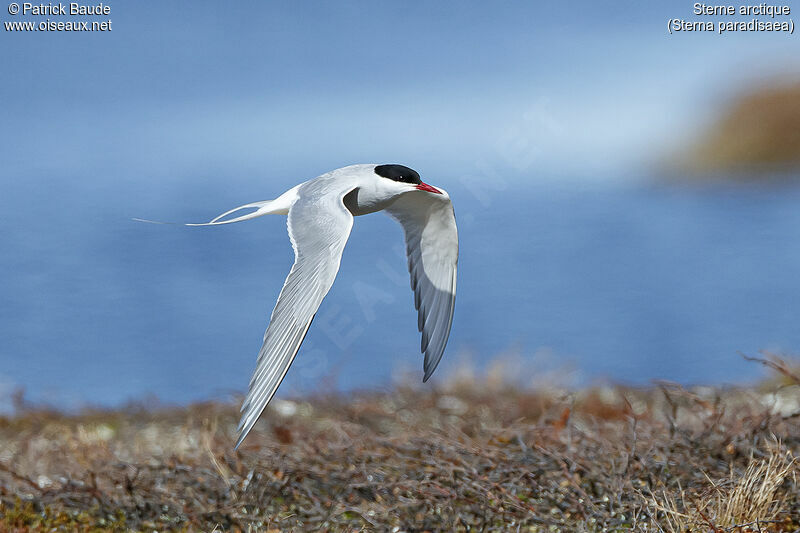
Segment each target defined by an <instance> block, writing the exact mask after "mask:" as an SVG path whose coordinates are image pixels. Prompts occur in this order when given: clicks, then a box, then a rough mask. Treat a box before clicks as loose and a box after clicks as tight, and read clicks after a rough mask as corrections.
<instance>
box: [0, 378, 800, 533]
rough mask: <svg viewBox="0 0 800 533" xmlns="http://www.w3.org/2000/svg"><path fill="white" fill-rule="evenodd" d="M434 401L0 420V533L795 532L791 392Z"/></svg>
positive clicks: (641, 392)
mask: <svg viewBox="0 0 800 533" xmlns="http://www.w3.org/2000/svg"><path fill="white" fill-rule="evenodd" d="M784 370H785V372H784V373H783V374H782V375H781V376H780V378H779V379H776V380H773V381H770V382H769V383H767V384H763V385H761V386H758V387H750V388H695V389H685V388H682V387H680V386H677V385H674V384H667V383H663V384H655V385H653V386H651V387H647V388H626V387H599V388H590V389H586V390H579V391H569V390H559V389H548V388H538V389H535V390H519V389H515V388H509V387H503V386H500V385H493V384H490V383H474V382H462V383H456V384H452V385H450V386H448V387H441V388H438V389H435V388H432V387H429V386H425V387H419V388H411V387H398V388H397V389H396V390H393V391H391V392H386V393H380V394H377V393H375V394H367V393H365V394H357V395H353V396H348V397H341V398H340V397H318V398H308V399H304V400H302V401H291V402H290V401H277V402H274V405H273V406H272V408H271V409H270V410H269V411H268V413H267V414H266V415H265V417H264V418H263V420H262V422H260V424H259V425H258V426H257V427H256V431H254V433H253V434H251V436H250V437H249V438H248V440H247V442H246V443H245V445H244V446H243V447H242V448H241V449H240V450H239V451H238V452H234V451H233V449H232V446H233V442H234V440H233V433H234V429H235V425H236V422H237V414H238V413H237V409H236V406H234V405H226V404H205V405H195V406H191V407H188V408H181V409H166V408H160V409H137V408H130V409H127V410H122V411H113V412H105V411H98V412H85V413H82V414H80V415H76V416H65V415H61V414H58V413H55V412H50V411H47V410H41V409H23V410H22V412H20V413H18V414H17V415H15V416H14V417H11V418H5V419H2V420H0V531H45V530H47V531H51V530H53V529H54V528H61V530H63V531H71V530H76V529H77V530H83V531H95V530H127V529H134V530H147V531H153V530H158V531H164V530H189V531H209V530H213V529H215V528H216V529H217V530H218V531H219V530H241V531H306V530H317V529H322V530H328V531H360V530H375V531H391V530H395V531H426V530H427V531H439V530H445V531H449V530H469V531H562V530H571V531H598V530H603V529H607V530H617V529H634V530H643V531H661V530H663V531H685V530H687V529H689V530H692V531H795V530H798V528H800V490H798V485H797V481H796V474H797V470H798V465H797V463H796V462H795V461H794V457H797V456H798V454H799V453H800V405H798V402H799V401H800V391H799V390H798V389H800V382H795V381H794V380H795V379H796V378H794V377H792V374H791V371H790V370H789V369H784Z"/></svg>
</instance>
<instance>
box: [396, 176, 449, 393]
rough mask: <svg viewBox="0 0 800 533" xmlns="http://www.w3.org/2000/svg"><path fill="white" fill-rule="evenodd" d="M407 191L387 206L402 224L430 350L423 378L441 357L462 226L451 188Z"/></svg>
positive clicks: (426, 346) (426, 350) (424, 350)
mask: <svg viewBox="0 0 800 533" xmlns="http://www.w3.org/2000/svg"><path fill="white" fill-rule="evenodd" d="M442 193H443V194H434V193H429V192H424V191H413V192H408V193H406V194H404V195H403V196H401V197H400V198H399V199H398V200H397V201H395V202H394V203H393V204H392V205H391V206H389V207H388V208H387V209H386V211H387V212H388V213H389V214H390V215H391V216H392V217H393V218H395V219H396V220H397V221H398V222H400V224H402V226H403V231H404V232H405V237H406V254H407V255H408V271H409V274H410V275H411V289H412V290H413V291H414V305H415V307H416V308H417V311H418V327H419V331H420V332H422V343H421V346H420V348H421V350H422V353H424V354H425V363H424V370H425V376H424V377H423V381H428V378H430V377H431V374H433V371H434V370H436V367H437V366H438V364H439V361H440V360H441V359H442V354H443V353H444V348H445V346H446V345H447V339H448V338H449V337H450V327H451V326H452V324H453V311H454V309H455V301H456V272H457V269H458V229H457V228H456V218H455V213H454V211H453V204H452V203H451V202H450V197H449V196H448V195H447V193H446V192H444V191H442Z"/></svg>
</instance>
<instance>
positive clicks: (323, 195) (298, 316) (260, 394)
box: [236, 181, 353, 448]
mask: <svg viewBox="0 0 800 533" xmlns="http://www.w3.org/2000/svg"><path fill="white" fill-rule="evenodd" d="M328 186H329V182H326V181H312V182H308V183H306V184H305V187H304V189H301V191H300V192H301V194H300V195H299V197H298V199H297V201H295V202H294V204H293V205H292V207H291V208H290V209H289V217H288V221H287V226H288V229H289V238H290V239H291V241H292V248H294V254H295V260H294V265H292V269H291V271H290V272H289V276H288V277H287V278H286V282H285V283H284V285H283V289H282V290H281V294H280V296H279V297H278V302H277V303H276V304H275V309H274V310H273V311H272V317H271V318H270V321H269V326H268V327H267V331H266V333H265V334H264V343H263V344H262V346H261V351H260V352H259V354H258V363H257V365H256V370H255V373H254V374H253V377H252V378H251V379H250V390H249V391H248V393H247V398H245V401H244V403H243V404H242V409H241V411H242V418H241V421H240V422H239V429H238V432H239V439H238V440H237V442H236V447H237V448H238V447H239V445H240V444H241V443H242V441H243V440H244V438H245V437H246V436H247V434H248V433H249V432H250V430H251V429H252V428H253V426H254V425H255V423H256V421H257V420H258V418H259V416H261V412H262V411H263V410H264V408H265V407H266V406H267V404H268V403H269V401H270V400H271V399H272V396H273V395H274V394H275V391H276V390H277V389H278V386H279V385H280V384H281V381H283V377H284V376H285V375H286V372H287V371H288V370H289V366H290V365H291V364H292V361H293V360H294V357H295V355H296V354H297V350H298V349H299V348H300V344H301V343H302V342H303V339H304V338H305V335H306V332H307V331H308V327H309V326H310V325H311V320H312V319H313V318H314V314H315V313H316V312H317V309H318V308H319V305H320V303H322V299H323V298H325V295H326V294H328V290H330V288H331V286H332V285H333V280H334V279H335V278H336V273H337V272H338V271H339V263H340V262H341V259H342V251H343V250H344V246H345V244H346V243H347V238H348V237H349V236H350V230H351V229H352V227H353V215H351V214H350V212H349V211H348V210H347V208H346V207H345V206H344V203H343V198H344V196H345V194H347V193H348V192H350V190H352V187H350V189H348V190H343V191H330V190H326V187H328Z"/></svg>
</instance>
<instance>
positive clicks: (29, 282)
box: [0, 175, 800, 407]
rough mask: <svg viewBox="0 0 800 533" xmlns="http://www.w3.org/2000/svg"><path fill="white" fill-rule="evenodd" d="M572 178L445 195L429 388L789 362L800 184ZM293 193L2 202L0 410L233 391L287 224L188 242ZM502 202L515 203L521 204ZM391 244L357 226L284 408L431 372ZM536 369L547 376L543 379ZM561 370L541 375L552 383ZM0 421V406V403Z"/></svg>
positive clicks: (271, 294) (73, 191) (243, 377)
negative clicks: (764, 353)
mask: <svg viewBox="0 0 800 533" xmlns="http://www.w3.org/2000/svg"><path fill="white" fill-rule="evenodd" d="M638 183H639V184H630V183H629V184H620V183H617V184H609V183H605V184H592V185H590V184H587V183H586V182H582V181H581V180H579V179H578V180H572V181H567V182H564V183H541V184H530V185H519V186H518V188H514V189H506V190H495V189H489V190H487V191H485V192H483V193H480V192H478V191H477V190H476V189H475V188H474V184H473V185H472V186H467V184H464V183H461V182H459V181H458V180H456V179H452V178H450V181H448V178H447V177H444V178H442V179H441V180H439V181H438V183H437V184H439V185H442V186H444V187H445V188H447V189H448V190H449V191H450V194H451V196H452V197H453V199H454V203H455V206H456V216H457V219H458V222H459V231H460V237H461V256H460V263H459V280H458V283H459V285H458V288H459V291H458V298H457V301H456V316H455V321H454V324H453V333H452V336H451V338H450V343H449V346H448V350H447V352H446V353H445V357H444V359H443V361H442V363H441V365H440V367H439V369H438V370H437V372H436V374H435V375H434V379H444V378H446V377H447V376H448V375H453V374H454V373H456V372H457V371H458V370H459V366H460V365H463V364H464V360H465V354H470V357H471V360H472V363H473V364H475V365H476V367H477V368H479V369H480V368H482V367H484V366H485V364H486V363H487V362H488V361H489V360H491V359H492V358H494V357H496V356H498V354H500V353H502V352H505V351H508V350H515V351H517V352H519V353H521V354H522V361H523V364H524V365H526V366H527V367H526V368H525V371H526V373H528V374H530V375H531V376H535V375H536V374H537V372H538V371H539V368H538V366H537V365H540V364H542V363H541V362H540V360H539V359H538V358H536V357H533V354H535V353H537V352H541V351H543V350H544V351H546V352H548V353H550V354H551V356H550V359H549V361H550V364H553V365H556V366H558V365H561V364H565V365H570V366H572V367H573V368H576V369H577V370H578V371H579V375H580V379H581V380H583V381H591V380H594V379H598V378H604V379H606V378H610V379H613V380H621V381H627V382H634V383H645V382H648V381H649V380H651V379H656V378H657V379H670V380H676V381H680V382H683V383H718V382H742V381H747V380H750V379H752V378H753V377H754V376H757V375H760V373H761V370H760V369H759V368H758V367H755V366H754V365H753V364H752V363H747V362H745V361H743V360H742V358H741V357H740V355H739V352H744V353H748V354H753V353H755V352H756V351H757V350H759V349H771V350H783V351H788V352H792V351H796V350H797V349H798V347H800V328H798V320H797V319H798V316H800V276H799V275H798V273H800V209H798V205H800V187H792V186H786V185H783V186H780V185H776V186H769V187H755V186H705V187H671V186H664V185H647V184H642V183H646V182H645V181H641V182H638ZM292 184H293V180H289V181H285V182H280V183H270V182H256V181H254V180H249V181H245V180H239V181H237V179H236V178H234V177H230V178H229V179H227V180H222V179H205V180H199V181H193V182H190V181H181V182H174V183H173V182H164V183H161V184H153V183H147V184H142V183H139V182H137V181H136V180H135V179H133V178H131V179H127V180H116V181H109V182H104V181H101V180H88V179H86V178H85V177H84V176H73V177H70V178H69V179H64V177H63V176H60V177H59V178H58V179H54V178H49V177H48V176H46V175H42V176H38V177H35V179H30V180H28V181H24V182H22V181H20V182H17V183H13V184H8V186H7V187H6V190H5V194H4V195H3V197H2V198H0V223H2V225H3V228H5V229H4V230H3V232H2V233H0V247H1V249H2V250H3V253H2V256H0V280H2V281H1V282H0V287H2V303H3V305H2V306H0V339H2V347H0V393H2V394H3V395H8V393H9V391H11V390H12V389H14V388H16V387H22V388H24V389H25V391H26V395H27V397H28V398H30V399H31V400H33V401H44V402H49V403H53V404H56V405H60V406H65V407H74V406H80V405H85V404H101V405H115V404H119V403H120V402H125V401H128V400H131V399H137V398H142V397H146V396H156V397H158V398H159V399H161V400H163V401H166V402H178V403H183V402H189V401H194V400H201V399H206V398H213V397H221V396H226V395H228V394H230V393H239V392H243V391H244V389H245V388H246V386H247V383H248V380H249V377H250V373H251V371H252V369H253V366H254V363H255V356H256V353H257V351H258V348H259V346H260V342H261V336H262V334H263V330H264V328H265V326H266V321H267V318H268V316H269V313H270V311H271V310H272V306H273V304H274V301H275V298H276V296H277V294H278V291H279V290H280V288H281V285H282V283H283V279H284V277H285V275H286V273H287V272H288V269H289V266H290V265H291V261H292V252H291V248H290V245H289V242H288V238H287V236H286V231H285V219H284V218H283V217H263V218H260V219H257V220H254V221H251V222H248V223H243V224H237V225H230V226H223V227H215V228H184V227H180V226H164V225H150V224H143V223H136V222H133V221H131V220H130V217H133V216H140V217H145V218H157V219H166V220H180V221H202V220H206V219H208V218H210V217H212V216H213V215H216V214H217V213H219V212H222V211H224V210H227V209H228V208H230V207H233V206H236V205H239V204H241V203H245V202H248V201H254V200H259V199H265V198H270V197H274V196H277V194H279V193H280V192H282V191H283V190H284V189H285V188H288V187H289V186H291V185H292ZM512 191H513V192H512ZM418 346H419V336H418V333H417V331H416V316H415V312H414V309H413V300H412V295H411V292H410V290H409V287H408V280H407V274H406V271H405V259H404V258H403V257H402V234H401V231H400V228H399V226H397V225H396V224H395V223H394V222H393V221H392V220H390V219H389V218H388V217H385V216H383V215H381V214H375V215H369V216H366V217H360V218H357V219H356V223H355V227H354V230H353V233H352V235H351V238H350V242H349V244H348V247H347V249H346V251H345V255H344V258H343V261H342V268H341V270H340V274H339V277H338V279H337V281H336V283H335V285H334V288H333V290H332V291H331V292H330V294H329V295H328V297H327V299H326V300H325V301H324V302H323V305H322V307H321V308H320V311H319V314H318V315H317V318H316V320H315V321H314V324H313V326H312V328H311V331H310V332H309V335H308V337H307V339H306V343H305V344H304V347H303V348H302V349H301V352H300V354H299V355H298V358H297V361H296V362H295V365H294V366H293V367H292V369H291V370H290V372H289V376H288V377H287V380H286V381H285V383H284V385H283V387H282V388H281V392H280V393H279V394H281V395H288V394H293V393H297V392H303V391H309V390H315V389H318V388H321V387H322V388H339V389H353V388H363V387H380V386H385V385H386V384H388V383H390V382H391V379H392V376H393V375H394V374H396V372H397V371H398V369H411V370H413V371H414V372H416V373H417V374H418V377H420V378H421V375H422V358H421V356H420V355H419V353H418ZM541 370H542V372H544V371H545V370H546V369H545V368H542V369H541ZM550 370H552V369H550ZM0 405H2V404H1V403H0Z"/></svg>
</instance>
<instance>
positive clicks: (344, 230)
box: [187, 164, 458, 448]
mask: <svg viewBox="0 0 800 533" xmlns="http://www.w3.org/2000/svg"><path fill="white" fill-rule="evenodd" d="M241 209H255V211H253V212H251V213H248V214H246V215H242V216H238V217H235V218H228V219H226V218H225V217H227V216H229V215H231V214H233V213H235V212H237V211H239V210H241ZM381 210H383V211H386V212H387V213H388V214H389V215H390V216H391V217H393V218H394V219H396V220H397V221H398V222H399V223H400V224H401V225H402V226H403V231H404V233H405V240H406V254H407V256H408V270H409V273H410V275H411V288H412V290H413V291H414V305H415V307H416V308H417V311H418V327H419V331H420V332H421V333H422V343H421V351H422V353H424V354H425V362H424V366H423V368H424V371H425V375H424V377H423V381H427V380H428V378H430V377H431V374H433V371H434V370H436V366H437V365H438V364H439V361H440V360H441V358H442V353H443V352H444V348H445V345H446V344H447V339H448V337H449V336H450V327H451V325H452V323H453V309H454V306H455V296H456V270H457V264H458V230H457V228H456V219H455V213H454V211H453V205H452V203H451V202H450V196H449V195H448V194H447V192H446V191H445V190H444V189H441V188H437V187H432V186H431V185H428V184H427V183H424V182H423V181H422V180H421V179H420V175H419V174H418V173H417V172H416V171H414V170H412V169H410V168H408V167H405V166H403V165H394V164H391V165H374V164H370V165H351V166H347V167H344V168H340V169H337V170H333V171H331V172H328V173H326V174H323V175H321V176H319V177H317V178H314V179H312V180H310V181H306V182H304V183H301V184H300V185H297V186H295V187H293V188H291V189H289V190H288V191H286V192H285V193H283V194H282V195H280V196H279V197H278V198H276V199H274V200H267V201H263V202H253V203H250V204H246V205H242V206H239V207H237V208H235V209H231V210H230V211H226V212H225V213H223V214H221V215H219V216H218V217H216V218H214V219H213V220H211V221H210V222H206V223H204V224H187V225H189V226H214V225H219V224H231V223H233V222H241V221H243V220H249V219H252V218H256V217H260V216H263V215H288V219H287V228H288V231H289V239H290V240H291V243H292V248H293V249H294V254H295V260H294V264H293V265H292V269H291V270H290V272H289V275H288V276H287V278H286V282H285V283H284V285H283V289H281V292H280V295H279V296H278V301H277V303H276V304H275V309H274V310H273V311H272V316H271V318H270V321H269V326H268V327H267V331H266V333H264V342H263V344H262V346H261V350H260V351H259V353H258V362H257V365H256V369H255V372H254V374H253V377H252V378H251V380H250V388H249V391H248V393H247V397H246V398H245V400H244V403H243V404H242V408H241V412H242V417H241V420H240V422H239V427H238V440H237V442H236V448H238V447H239V446H240V445H241V444H242V442H243V441H244V439H245V437H247V434H248V433H249V432H250V430H251V429H253V426H254V425H255V423H256V421H257V420H258V418H259V417H260V416H261V413H262V412H263V411H264V408H266V406H267V404H268V403H269V401H270V400H271V399H272V397H273V395H274V394H275V391H276V390H277V389H278V386H279V385H280V383H281V381H283V378H284V376H285V375H286V372H287V371H288V370H289V366H290V365H291V364H292V361H293V360H294V357H295V355H297V351H298V349H299V348H300V345H301V344H302V342H303V339H304V338H305V335H306V332H307V331H308V328H309V326H310V325H311V321H312V319H313V318H314V315H315V314H316V312H317V309H318V308H319V306H320V304H321V303H322V299H323V298H325V295H326V294H327V293H328V291H329V290H330V288H331V286H332V285H333V281H334V279H335V278H336V273H337V272H338V271H339V264H340V262H341V259H342V251H343V250H344V246H345V244H346V243H347V238H348V237H349V235H350V230H351V229H352V227H353V217H354V216H360V215H366V214H369V213H374V212H376V211H381Z"/></svg>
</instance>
